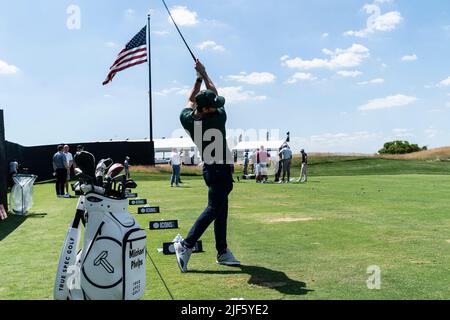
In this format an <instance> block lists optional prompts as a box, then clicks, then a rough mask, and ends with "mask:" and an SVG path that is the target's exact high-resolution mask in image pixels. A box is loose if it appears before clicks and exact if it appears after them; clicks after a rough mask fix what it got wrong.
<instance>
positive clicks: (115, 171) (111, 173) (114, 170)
mask: <svg viewBox="0 0 450 320" xmlns="http://www.w3.org/2000/svg"><path fill="white" fill-rule="evenodd" d="M124 169H125V167H124V166H123V164H121V163H115V164H113V165H112V166H111V167H110V168H109V170H108V173H107V174H106V177H107V178H111V179H114V178H115V177H117V176H118V175H120V174H121V173H122V171H123V170H124Z"/></svg>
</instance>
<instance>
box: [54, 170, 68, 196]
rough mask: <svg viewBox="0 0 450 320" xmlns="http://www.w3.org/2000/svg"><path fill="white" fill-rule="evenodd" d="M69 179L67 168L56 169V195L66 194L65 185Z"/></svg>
mask: <svg viewBox="0 0 450 320" xmlns="http://www.w3.org/2000/svg"><path fill="white" fill-rule="evenodd" d="M66 181H67V169H65V168H64V169H56V186H55V187H56V195H58V196H63V195H64V187H65V185H66Z"/></svg>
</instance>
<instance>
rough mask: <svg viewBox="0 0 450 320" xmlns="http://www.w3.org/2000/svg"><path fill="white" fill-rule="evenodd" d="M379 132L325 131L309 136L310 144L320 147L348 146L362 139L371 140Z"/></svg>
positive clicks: (376, 136)
mask: <svg viewBox="0 0 450 320" xmlns="http://www.w3.org/2000/svg"><path fill="white" fill-rule="evenodd" d="M379 137H380V136H379V134H376V133H370V132H367V131H358V132H352V133H336V134H332V133H325V134H321V135H314V136H311V137H310V141H311V144H313V145H318V146H320V147H329V146H348V145H349V144H350V145H352V144H356V143H360V142H363V141H368V140H373V139H377V138H379Z"/></svg>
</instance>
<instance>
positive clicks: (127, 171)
mask: <svg viewBox="0 0 450 320" xmlns="http://www.w3.org/2000/svg"><path fill="white" fill-rule="evenodd" d="M123 167H124V168H125V176H126V177H127V179H130V178H131V175H130V157H128V156H127V157H125V161H124V162H123Z"/></svg>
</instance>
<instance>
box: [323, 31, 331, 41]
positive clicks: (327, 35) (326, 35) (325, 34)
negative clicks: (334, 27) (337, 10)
mask: <svg viewBox="0 0 450 320" xmlns="http://www.w3.org/2000/svg"><path fill="white" fill-rule="evenodd" d="M329 36H330V34H329V33H326V32H325V33H322V38H324V39H325V38H328V37H329Z"/></svg>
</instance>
